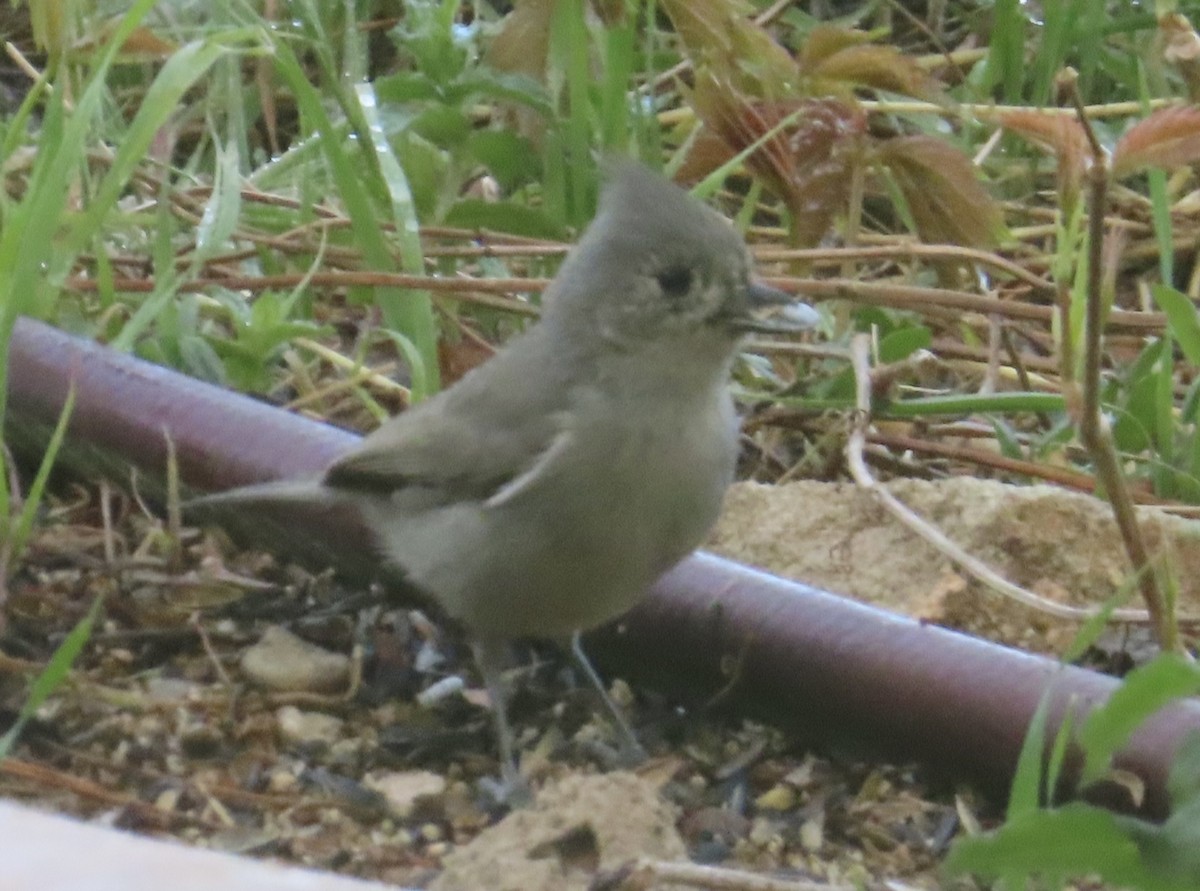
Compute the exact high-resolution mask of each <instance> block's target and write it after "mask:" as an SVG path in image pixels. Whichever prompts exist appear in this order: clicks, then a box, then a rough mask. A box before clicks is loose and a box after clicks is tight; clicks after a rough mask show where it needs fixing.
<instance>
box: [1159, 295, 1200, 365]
mask: <svg viewBox="0 0 1200 891" xmlns="http://www.w3.org/2000/svg"><path fill="white" fill-rule="evenodd" d="M1150 295H1151V296H1152V297H1153V298H1154V302H1155V303H1157V304H1158V308H1159V309H1161V310H1162V311H1163V314H1164V315H1165V316H1166V317H1167V325H1168V327H1169V328H1170V330H1171V334H1172V335H1174V337H1175V342H1176V343H1178V344H1179V348H1180V349H1181V350H1182V351H1183V355H1184V356H1185V357H1187V360H1188V361H1189V362H1190V363H1192V364H1193V365H1200V317H1198V316H1197V313H1196V306H1195V304H1194V303H1192V301H1191V299H1189V298H1188V296H1187V294H1184V293H1183V292H1182V291H1178V290H1176V289H1175V288H1172V287H1171V286H1170V285H1164V284H1161V283H1157V284H1152V285H1151V286H1150Z"/></svg>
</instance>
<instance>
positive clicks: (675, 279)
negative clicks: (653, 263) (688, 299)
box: [655, 266, 692, 297]
mask: <svg viewBox="0 0 1200 891" xmlns="http://www.w3.org/2000/svg"><path fill="white" fill-rule="evenodd" d="M655 278H657V279H658V286H659V287H660V288H662V289H663V293H664V294H665V295H666V296H668V297H682V296H683V295H684V294H686V293H687V292H688V291H689V290H690V289H691V287H692V270H690V269H688V268H687V267H686V266H670V267H668V268H666V269H664V270H663V271H662V272H660V273H659V274H658V275H657V276H655Z"/></svg>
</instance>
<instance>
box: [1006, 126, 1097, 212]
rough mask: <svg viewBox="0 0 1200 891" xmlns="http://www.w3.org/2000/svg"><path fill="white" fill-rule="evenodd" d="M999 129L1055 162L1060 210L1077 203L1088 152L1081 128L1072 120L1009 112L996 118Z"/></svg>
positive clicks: (1086, 141)
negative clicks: (1016, 137) (1046, 154)
mask: <svg viewBox="0 0 1200 891" xmlns="http://www.w3.org/2000/svg"><path fill="white" fill-rule="evenodd" d="M999 120H1000V125H1001V126H1002V127H1004V129H1006V130H1008V131H1010V132H1012V133H1016V134H1017V135H1019V136H1021V137H1023V138H1024V139H1025V140H1027V141H1028V142H1030V143H1032V144H1033V145H1036V146H1037V147H1038V148H1040V149H1042V150H1043V151H1047V152H1049V153H1050V154H1052V155H1054V156H1055V158H1056V159H1057V160H1058V192H1059V199H1060V203H1061V204H1062V207H1063V210H1064V211H1067V212H1069V211H1070V210H1071V208H1073V207H1074V206H1075V204H1076V202H1077V201H1078V200H1079V189H1080V186H1081V184H1082V183H1083V173H1084V171H1085V170H1086V169H1087V165H1088V159H1089V158H1090V157H1091V149H1090V147H1089V145H1088V138H1087V134H1086V133H1084V132H1083V125H1082V124H1080V123H1079V121H1077V120H1076V119H1075V118H1073V117H1067V116H1066V115H1062V114H1047V113H1046V112H1040V111H1010V112H1005V113H1004V114H1002V115H1000V118H999Z"/></svg>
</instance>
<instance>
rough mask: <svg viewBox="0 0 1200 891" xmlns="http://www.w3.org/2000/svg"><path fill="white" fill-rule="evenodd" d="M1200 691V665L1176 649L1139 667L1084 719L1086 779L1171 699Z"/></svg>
mask: <svg viewBox="0 0 1200 891" xmlns="http://www.w3.org/2000/svg"><path fill="white" fill-rule="evenodd" d="M1197 691H1200V668H1197V667H1196V666H1195V665H1193V664H1191V663H1189V662H1188V661H1187V660H1185V659H1184V658H1183V657H1182V656H1179V655H1178V654H1176V653H1163V654H1162V655H1160V656H1158V657H1156V658H1155V659H1154V660H1153V661H1151V662H1148V663H1146V664H1145V665H1142V666H1139V667H1138V668H1135V669H1134V670H1133V671H1131V672H1130V673H1129V675H1128V676H1127V677H1126V678H1125V680H1124V681H1122V683H1121V685H1120V686H1119V687H1117V689H1116V690H1115V691H1113V694H1112V696H1110V697H1109V699H1108V701H1107V702H1105V703H1104V705H1102V706H1101V707H1100V708H1098V709H1096V710H1095V711H1093V712H1092V713H1091V714H1090V715H1088V716H1087V719H1086V720H1085V721H1084V722H1083V727H1082V728H1081V730H1080V734H1079V745H1080V747H1081V748H1082V749H1083V752H1084V758H1085V761H1084V768H1083V772H1082V781H1083V782H1084V783H1087V782H1092V781H1094V780H1096V779H1098V778H1100V777H1102V776H1103V775H1104V773H1105V772H1106V771H1107V770H1108V767H1109V764H1110V762H1111V761H1112V757H1113V755H1115V754H1116V752H1117V750H1118V749H1120V748H1121V747H1122V746H1124V745H1125V743H1126V742H1128V740H1129V737H1130V736H1132V735H1133V732H1134V731H1135V730H1136V729H1137V728H1138V727H1139V726H1140V725H1141V723H1142V722H1143V721H1145V720H1146V718H1148V717H1150V716H1151V715H1152V714H1154V713H1155V712H1156V711H1158V710H1159V709H1160V708H1162V707H1163V706H1164V705H1166V704H1167V703H1168V702H1170V701H1172V700H1174V699H1179V698H1181V697H1183V696H1190V695H1192V694H1194V693H1196V692H1197Z"/></svg>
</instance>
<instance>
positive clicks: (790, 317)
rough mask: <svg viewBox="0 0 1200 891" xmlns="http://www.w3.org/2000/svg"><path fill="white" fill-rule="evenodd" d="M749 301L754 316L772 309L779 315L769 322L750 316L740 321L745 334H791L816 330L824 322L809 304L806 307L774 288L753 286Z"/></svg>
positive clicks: (754, 283)
mask: <svg viewBox="0 0 1200 891" xmlns="http://www.w3.org/2000/svg"><path fill="white" fill-rule="evenodd" d="M747 297H748V298H749V300H748V302H749V304H750V311H751V312H755V311H758V310H763V309H770V308H776V312H775V314H774V315H773V316H772V317H771V318H769V319H760V318H757V317H755V316H750V315H747V316H746V317H745V318H744V319H739V320H738V328H739V329H741V330H742V331H747V332H750V331H753V332H756V333H759V334H791V333H795V332H798V331H807V330H808V329H809V328H814V327H816V325H817V323H818V322H820V321H821V316H820V314H819V313H818V312H817V311H816V310H815V309H813V308H812V307H811V306H809V305H808V304H807V303H802V302H801V301H799V300H797V299H796V298H795V296H794V295H792V294H789V293H788V292H787V291H781V290H779V289H778V288H772V287H771V286H770V285H767V284H763V283H762V282H758V281H752V282H750V287H749V289H748V292H747Z"/></svg>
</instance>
